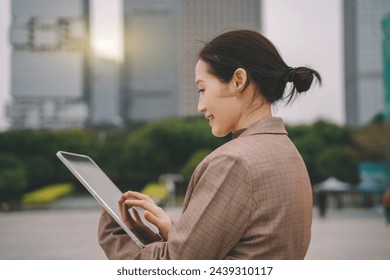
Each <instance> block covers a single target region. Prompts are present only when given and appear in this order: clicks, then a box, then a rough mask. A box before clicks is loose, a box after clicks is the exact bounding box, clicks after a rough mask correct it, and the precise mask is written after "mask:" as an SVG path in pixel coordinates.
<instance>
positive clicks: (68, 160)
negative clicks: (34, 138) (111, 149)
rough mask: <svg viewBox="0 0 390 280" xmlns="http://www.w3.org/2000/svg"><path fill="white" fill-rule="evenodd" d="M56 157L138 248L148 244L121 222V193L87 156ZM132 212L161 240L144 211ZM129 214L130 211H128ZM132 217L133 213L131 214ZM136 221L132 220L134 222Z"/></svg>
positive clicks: (137, 209)
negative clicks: (119, 202)
mask: <svg viewBox="0 0 390 280" xmlns="http://www.w3.org/2000/svg"><path fill="white" fill-rule="evenodd" d="M57 157H58V158H59V159H60V160H61V161H62V162H63V163H64V164H65V166H66V167H68V169H69V170H70V171H71V172H72V173H73V175H74V176H75V177H76V178H77V179H78V180H79V181H80V182H81V184H83V186H84V187H85V188H86V189H87V190H88V191H89V192H90V193H91V194H92V196H93V197H94V198H95V199H96V200H97V201H98V202H99V203H100V204H101V206H103V207H104V209H106V211H107V212H108V213H109V214H110V215H111V217H112V218H113V219H114V220H115V221H116V222H117V223H118V224H119V225H120V226H121V227H122V228H123V230H124V231H125V232H126V233H127V234H128V235H129V236H130V237H131V238H132V239H133V240H134V241H135V243H136V244H137V245H138V247H140V248H143V247H144V246H145V245H146V244H147V243H149V242H150V241H149V242H148V241H147V240H148V239H147V238H145V237H144V235H143V233H142V231H140V230H137V229H136V227H135V228H131V229H130V228H129V227H128V226H127V225H126V224H125V223H124V221H123V219H122V215H121V212H120V209H119V204H118V201H119V199H120V197H121V195H122V192H121V191H120V190H119V189H118V187H117V186H116V185H115V184H114V183H113V182H112V181H111V179H110V178H108V176H107V175H106V174H105V173H104V172H103V171H102V170H101V169H100V167H99V166H98V165H97V164H96V163H95V162H94V161H93V160H92V159H91V158H90V157H88V156H86V155H79V154H74V153H68V152H63V151H59V152H57ZM131 210H132V211H137V214H138V216H139V218H140V219H141V222H142V224H143V225H142V226H147V227H148V228H149V229H150V230H151V231H152V232H154V233H155V234H156V237H157V238H156V239H159V240H161V239H162V238H161V236H160V235H159V231H158V228H157V227H156V226H155V225H153V224H151V223H150V222H148V221H147V220H146V219H145V217H144V213H143V212H144V210H143V209H142V208H140V207H137V206H135V207H132V208H131ZM130 212H131V211H130ZM131 215H132V217H134V213H133V214H131ZM135 220H136V219H135V218H134V221H135Z"/></svg>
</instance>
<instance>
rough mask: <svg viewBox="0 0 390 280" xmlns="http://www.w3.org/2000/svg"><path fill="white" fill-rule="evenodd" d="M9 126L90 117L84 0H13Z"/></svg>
mask: <svg viewBox="0 0 390 280" xmlns="http://www.w3.org/2000/svg"><path fill="white" fill-rule="evenodd" d="M11 5H12V6H11V11H12V25H11V30H10V40H11V45H12V62H11V63H12V64H11V67H12V70H11V71H12V74H11V96H12V101H11V104H9V106H8V108H7V112H8V117H9V118H10V120H11V125H12V127H13V128H27V129H46V128H68V127H74V126H84V125H85V122H86V120H87V118H88V106H87V99H88V93H89V90H88V89H89V85H88V80H89V79H88V76H89V68H88V56H87V53H88V46H89V36H88V33H89V32H88V29H89V28H88V25H89V23H88V22H89V20H88V17H89V11H88V7H89V1H87V0H67V1H61V0H13V1H11Z"/></svg>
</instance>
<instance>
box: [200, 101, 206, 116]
mask: <svg viewBox="0 0 390 280" xmlns="http://www.w3.org/2000/svg"><path fill="white" fill-rule="evenodd" d="M204 111H206V107H205V106H204V105H203V103H202V102H201V100H200V98H199V101H198V112H199V113H203V112H204Z"/></svg>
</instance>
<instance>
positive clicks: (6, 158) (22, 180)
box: [0, 154, 27, 202]
mask: <svg viewBox="0 0 390 280" xmlns="http://www.w3.org/2000/svg"><path fill="white" fill-rule="evenodd" d="M26 189H27V177H26V171H25V168H24V166H23V163H22V162H21V161H20V160H19V159H18V158H17V157H15V156H13V155H11V154H0V202H11V201H17V200H19V199H20V197H21V195H22V194H23V191H25V190H26Z"/></svg>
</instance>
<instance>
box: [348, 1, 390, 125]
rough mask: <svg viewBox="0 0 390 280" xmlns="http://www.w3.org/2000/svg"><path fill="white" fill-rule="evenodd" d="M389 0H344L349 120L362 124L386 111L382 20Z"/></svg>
mask: <svg viewBox="0 0 390 280" xmlns="http://www.w3.org/2000/svg"><path fill="white" fill-rule="evenodd" d="M388 13H390V1H388V0H376V1H365V0H344V59H345V65H344V67H345V109H346V123H347V125H348V126H351V127H359V126H362V125H365V124H367V123H369V122H370V121H371V120H373V118H375V117H376V116H378V115H379V114H383V113H384V104H385V96H384V94H385V90H384V76H383V71H384V66H383V52H382V44H383V39H384V35H383V31H382V27H381V23H382V20H383V19H384V18H385V16H386V15H387V14H388Z"/></svg>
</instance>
